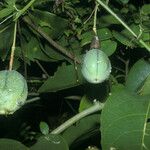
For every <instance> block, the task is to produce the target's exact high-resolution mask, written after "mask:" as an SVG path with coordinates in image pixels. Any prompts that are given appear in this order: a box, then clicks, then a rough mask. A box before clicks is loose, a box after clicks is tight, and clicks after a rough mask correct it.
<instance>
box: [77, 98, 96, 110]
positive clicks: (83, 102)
mask: <svg viewBox="0 0 150 150" xmlns="http://www.w3.org/2000/svg"><path fill="white" fill-rule="evenodd" d="M92 105H93V103H92V101H90V100H89V98H88V97H87V96H86V95H84V96H83V97H82V98H81V101H80V105H79V112H81V111H83V110H85V109H87V108H89V107H90V106H92Z"/></svg>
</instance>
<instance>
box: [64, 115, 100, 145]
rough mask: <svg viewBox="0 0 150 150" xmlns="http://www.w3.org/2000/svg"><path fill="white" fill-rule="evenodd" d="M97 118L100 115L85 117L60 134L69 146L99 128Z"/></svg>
mask: <svg viewBox="0 0 150 150" xmlns="http://www.w3.org/2000/svg"><path fill="white" fill-rule="evenodd" d="M99 117H100V114H94V115H89V116H86V117H84V118H82V119H81V120H79V121H78V122H77V123H76V124H74V125H72V126H71V127H69V128H68V129H66V130H65V131H64V132H63V133H62V136H63V137H64V138H65V139H66V141H67V143H68V145H71V144H72V143H73V142H74V141H75V140H76V139H77V138H79V137H80V136H82V137H83V135H86V134H88V133H90V131H93V130H95V129H96V128H97V127H99V124H100V122H99ZM91 137H92V136H91Z"/></svg>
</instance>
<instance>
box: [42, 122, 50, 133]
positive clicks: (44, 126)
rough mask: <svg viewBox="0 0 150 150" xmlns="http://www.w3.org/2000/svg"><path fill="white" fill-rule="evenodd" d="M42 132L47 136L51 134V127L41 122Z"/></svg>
mask: <svg viewBox="0 0 150 150" xmlns="http://www.w3.org/2000/svg"><path fill="white" fill-rule="evenodd" d="M40 131H41V132H42V134H44V135H47V134H48V133H49V126H48V124H47V123H46V122H43V121H41V122H40Z"/></svg>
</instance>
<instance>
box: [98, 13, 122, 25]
mask: <svg viewBox="0 0 150 150" xmlns="http://www.w3.org/2000/svg"><path fill="white" fill-rule="evenodd" d="M99 24H100V25H101V26H108V25H112V24H120V22H119V21H118V20H117V19H116V18H114V17H113V16H112V15H103V16H101V19H100V21H99Z"/></svg>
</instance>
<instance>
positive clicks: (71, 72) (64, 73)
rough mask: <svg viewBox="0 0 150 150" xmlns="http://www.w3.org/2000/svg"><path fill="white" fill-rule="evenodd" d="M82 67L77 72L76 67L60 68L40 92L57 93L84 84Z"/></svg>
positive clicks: (66, 66) (64, 66)
mask: <svg viewBox="0 0 150 150" xmlns="http://www.w3.org/2000/svg"><path fill="white" fill-rule="evenodd" d="M80 69H81V68H80V66H79V67H78V69H77V71H76V70H75V66H74V65H65V64H63V65H62V66H60V67H58V70H57V71H56V73H55V74H54V76H51V77H49V78H48V79H47V80H46V81H45V83H44V84H43V85H42V86H41V87H40V88H39V90H38V91H39V92H56V91H59V90H63V89H67V88H71V87H75V86H78V85H80V84H82V83H83V81H84V80H83V77H82V75H81V71H80Z"/></svg>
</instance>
